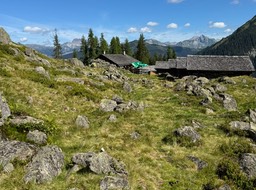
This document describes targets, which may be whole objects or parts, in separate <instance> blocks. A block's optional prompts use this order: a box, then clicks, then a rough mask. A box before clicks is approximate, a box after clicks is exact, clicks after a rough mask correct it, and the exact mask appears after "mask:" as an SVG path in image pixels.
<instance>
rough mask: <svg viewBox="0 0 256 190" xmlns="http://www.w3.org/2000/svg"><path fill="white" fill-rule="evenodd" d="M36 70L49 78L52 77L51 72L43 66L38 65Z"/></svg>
mask: <svg viewBox="0 0 256 190" xmlns="http://www.w3.org/2000/svg"><path fill="white" fill-rule="evenodd" d="M35 71H36V72H37V73H39V74H40V75H43V76H45V77H46V78H48V79H50V75H49V73H48V72H47V71H46V70H45V69H44V68H43V67H41V66H40V67H36V68H35Z"/></svg>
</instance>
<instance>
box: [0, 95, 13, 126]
mask: <svg viewBox="0 0 256 190" xmlns="http://www.w3.org/2000/svg"><path fill="white" fill-rule="evenodd" d="M0 116H1V117H0V123H1V122H2V123H4V120H5V119H7V118H8V117H10V116H11V110H10V108H9V105H8V104H7V101H6V99H5V98H4V97H3V96H2V95H1V93H0ZM0 126H1V124H0Z"/></svg>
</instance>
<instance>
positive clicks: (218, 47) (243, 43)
mask: <svg viewBox="0 0 256 190" xmlns="http://www.w3.org/2000/svg"><path fill="white" fill-rule="evenodd" d="M255 31H256V16H254V17H253V18H252V19H251V20H249V21H248V22H246V23H245V24H244V25H242V26H241V27H239V28H238V29H237V30H236V31H235V32H234V33H233V34H231V35H230V36H228V37H226V38H223V39H222V40H221V41H219V42H217V43H216V44H213V45H212V46H210V47H207V48H206V49H204V50H202V51H201V52H199V54H204V55H206V54H207V55H248V54H249V55H254V56H255V55H256V53H255V49H256V33H255Z"/></svg>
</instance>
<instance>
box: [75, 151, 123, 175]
mask: <svg viewBox="0 0 256 190" xmlns="http://www.w3.org/2000/svg"><path fill="white" fill-rule="evenodd" d="M71 160H72V162H73V164H74V165H79V166H81V167H82V168H89V169H90V171H92V172H94V173H96V174H109V173H111V174H115V175H127V174H128V172H127V171H126V170H125V165H124V164H123V163H122V162H119V161H118V160H116V159H115V158H113V157H111V156H109V155H108V154H107V153H106V152H105V151H103V152H100V153H98V154H96V153H94V152H89V153H78V154H75V155H74V156H73V157H72V159H71Z"/></svg>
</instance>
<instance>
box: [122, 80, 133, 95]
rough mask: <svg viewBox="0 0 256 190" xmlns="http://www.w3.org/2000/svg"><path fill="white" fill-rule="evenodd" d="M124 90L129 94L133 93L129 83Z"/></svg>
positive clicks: (125, 83) (126, 83) (124, 86)
mask: <svg viewBox="0 0 256 190" xmlns="http://www.w3.org/2000/svg"><path fill="white" fill-rule="evenodd" d="M123 89H124V91H125V92H128V93H131V92H132V86H131V85H130V84H129V83H128V82H124V84H123Z"/></svg>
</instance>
